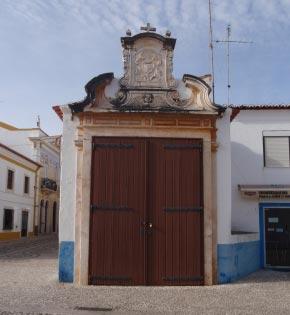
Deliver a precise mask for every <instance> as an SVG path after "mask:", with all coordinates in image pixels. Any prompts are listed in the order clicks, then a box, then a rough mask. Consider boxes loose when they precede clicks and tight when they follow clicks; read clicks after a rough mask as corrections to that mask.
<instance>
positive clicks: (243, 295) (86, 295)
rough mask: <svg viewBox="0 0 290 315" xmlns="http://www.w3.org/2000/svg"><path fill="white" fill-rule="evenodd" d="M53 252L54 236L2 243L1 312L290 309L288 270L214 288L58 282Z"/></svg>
mask: <svg viewBox="0 0 290 315" xmlns="http://www.w3.org/2000/svg"><path fill="white" fill-rule="evenodd" d="M57 254H58V242H57V238H56V237H55V236H41V237H38V238H35V239H32V240H20V241H10V242H0V315H8V314H9V315H12V314H13V315H14V314H15V315H28V314H29V315H40V314H41V315H45V314H47V315H55V314H57V315H65V314H71V315H74V314H82V315H87V314H88V315H92V314H97V315H99V314H104V315H106V314H128V315H130V314H132V315H133V314H137V315H138V314H156V315H158V314H169V315H170V314H213V315H225V314H234V315H240V314H241V315H242V314H243V315H244V314H246V315H248V314H249V315H254V314H255V315H256V314H263V315H267V314H275V315H276V314H290V273H288V272H277V271H276V272H275V271H269V270H268V271H265V270H261V271H259V272H256V273H254V274H252V275H250V276H249V277H247V278H245V279H244V280H243V281H240V282H237V283H234V284H228V285H218V286H212V287H117V286H112V287H107V286H98V287H94V286H76V285H72V284H61V283H58V281H57V265H58V263H57ZM77 307H85V308H87V310H77V309H76V308H77ZM88 308H91V310H88ZM96 308H98V309H99V311H97V310H93V309H96ZM102 308H108V309H112V311H102V310H101V309H102Z"/></svg>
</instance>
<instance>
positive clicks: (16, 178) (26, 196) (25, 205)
mask: <svg viewBox="0 0 290 315" xmlns="http://www.w3.org/2000/svg"><path fill="white" fill-rule="evenodd" d="M39 168H40V165H38V164H36V163H34V162H33V161H29V160H28V159H27V158H25V157H23V156H21V155H19V154H17V153H16V152H13V151H12V150H10V149H9V148H6V147H5V146H2V145H1V144H0V239H17V238H19V237H20V236H21V230H22V228H23V226H22V215H23V212H27V214H28V226H27V231H26V233H24V234H23V235H22V236H31V235H32V233H33V230H34V226H33V225H34V203H35V190H34V186H35V179H36V174H37V171H38V169H39ZM8 170H10V171H12V172H13V174H14V175H13V181H12V189H10V188H9V187H8V185H7V181H8ZM25 177H27V178H29V180H28V181H29V184H28V185H27V187H26V191H25V183H24V181H25ZM5 210H12V212H13V221H12V225H11V227H9V228H7V227H6V228H5V226H4V212H5ZM24 232H25V231H24Z"/></svg>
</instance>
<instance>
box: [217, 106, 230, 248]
mask: <svg viewBox="0 0 290 315" xmlns="http://www.w3.org/2000/svg"><path fill="white" fill-rule="evenodd" d="M230 115H231V110H230V109H227V110H226V112H225V113H224V115H223V117H222V118H220V119H218V120H217V122H216V127H217V144H218V150H217V158H216V162H217V167H216V169H217V176H216V178H217V180H216V187H217V192H216V193H217V225H218V228H217V242H218V244H224V243H230V242H231V209H232V205H231V195H230V193H229V192H230V190H231V140H230Z"/></svg>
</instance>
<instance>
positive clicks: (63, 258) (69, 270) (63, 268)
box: [58, 241, 74, 282]
mask: <svg viewBox="0 0 290 315" xmlns="http://www.w3.org/2000/svg"><path fill="white" fill-rule="evenodd" d="M58 267H59V271H58V278H59V281H60V282H73V281H74V242H72V241H66V242H60V245H59V266H58Z"/></svg>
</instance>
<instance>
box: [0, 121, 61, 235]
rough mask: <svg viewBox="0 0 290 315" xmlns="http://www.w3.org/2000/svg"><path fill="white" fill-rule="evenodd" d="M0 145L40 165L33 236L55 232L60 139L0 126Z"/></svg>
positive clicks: (56, 224) (2, 123) (30, 129)
mask: <svg viewBox="0 0 290 315" xmlns="http://www.w3.org/2000/svg"><path fill="white" fill-rule="evenodd" d="M0 141H1V142H3V143H4V144H6V145H7V146H9V147H10V148H12V149H14V150H17V151H18V152H20V153H22V154H24V155H25V156H27V157H29V158H30V159H32V160H33V161H35V162H37V163H40V164H41V165H42V166H43V167H42V168H41V170H40V172H39V176H38V178H37V185H36V186H37V193H36V201H35V202H36V209H37V211H36V212H35V219H34V224H35V226H34V233H35V234H38V233H51V232H57V231H58V208H59V176H60V136H48V135H47V134H46V133H45V132H44V131H43V130H42V129H40V128H23V129H21V128H16V127H14V126H11V125H9V124H7V123H4V122H0Z"/></svg>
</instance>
